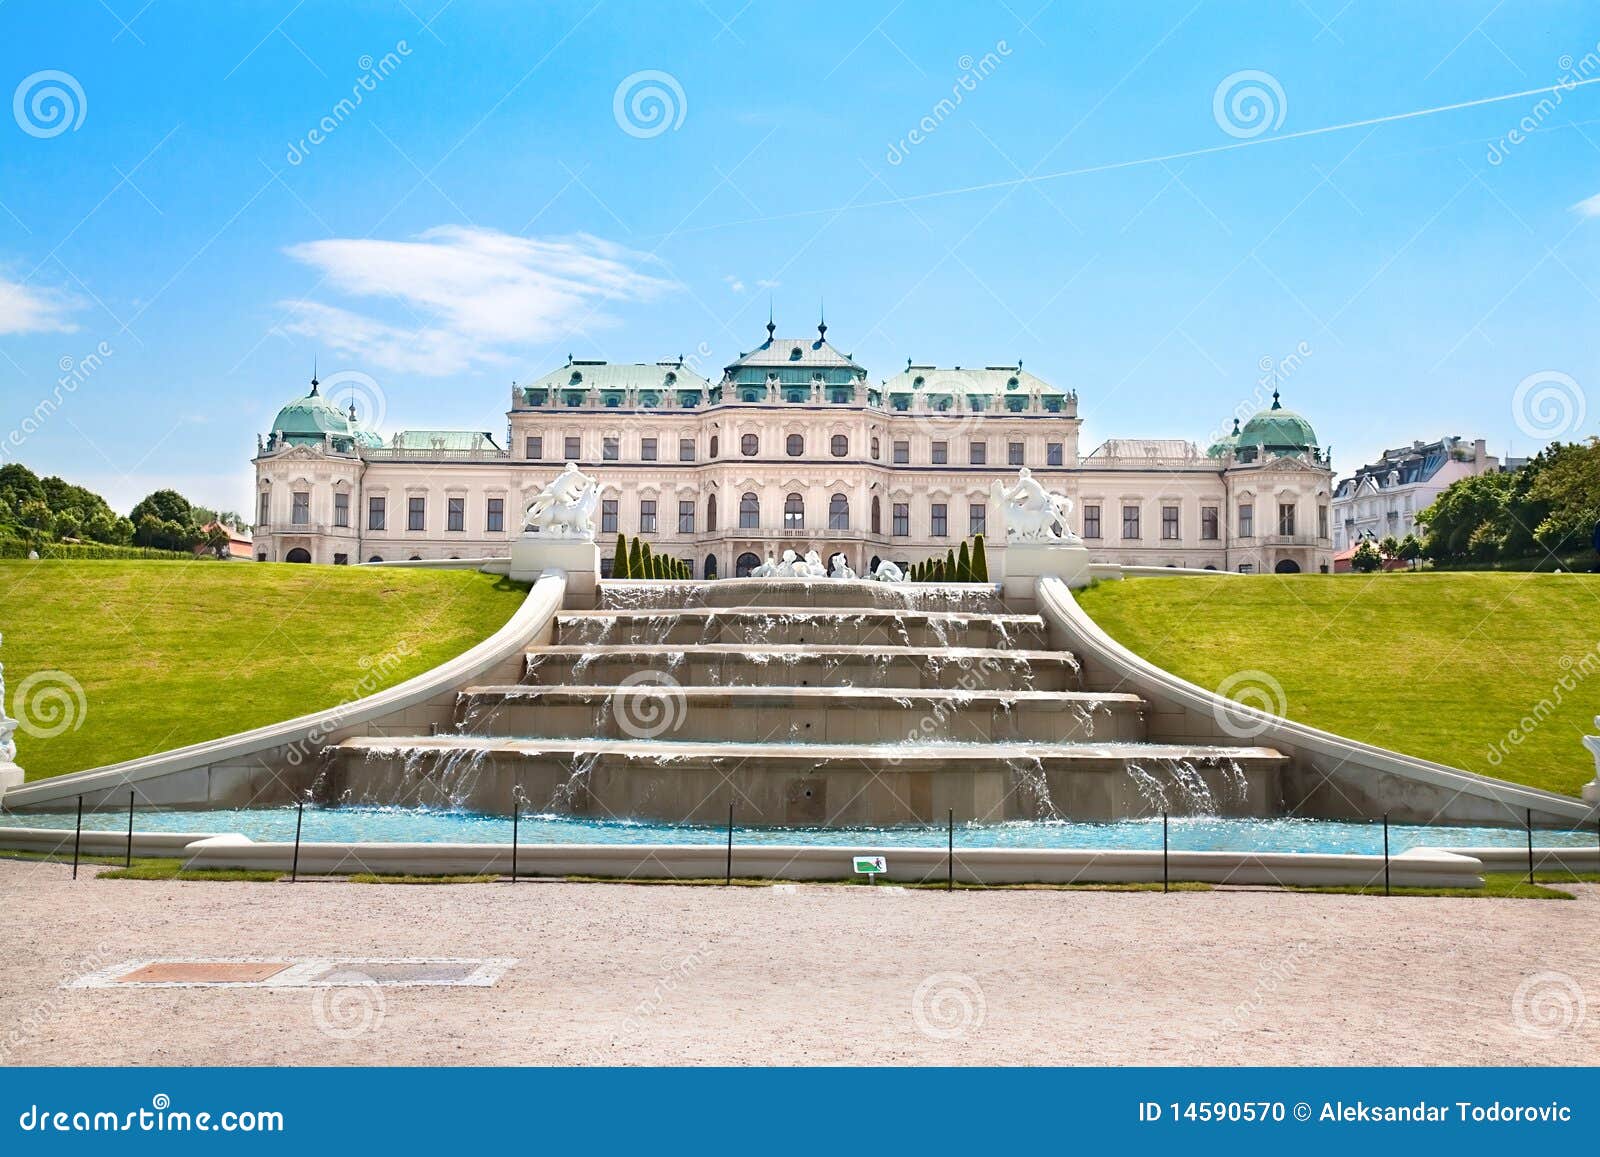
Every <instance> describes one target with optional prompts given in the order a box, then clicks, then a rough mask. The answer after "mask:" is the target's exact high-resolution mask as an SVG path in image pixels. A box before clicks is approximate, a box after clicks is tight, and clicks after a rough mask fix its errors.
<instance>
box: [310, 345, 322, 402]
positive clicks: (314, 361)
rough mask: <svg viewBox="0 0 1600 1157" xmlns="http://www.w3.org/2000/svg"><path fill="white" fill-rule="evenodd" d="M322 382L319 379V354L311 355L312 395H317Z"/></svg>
mask: <svg viewBox="0 0 1600 1157" xmlns="http://www.w3.org/2000/svg"><path fill="white" fill-rule="evenodd" d="M321 384H322V383H321V382H319V381H317V355H316V354H312V355H311V396H312V397H313V398H314V397H316V396H317V387H318V386H319V385H321Z"/></svg>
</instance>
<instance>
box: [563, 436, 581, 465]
mask: <svg viewBox="0 0 1600 1157" xmlns="http://www.w3.org/2000/svg"><path fill="white" fill-rule="evenodd" d="M582 447H583V439H582V438H580V437H579V436H578V435H576V434H568V435H567V437H566V441H565V443H564V448H563V450H562V451H561V452H562V453H563V454H565V455H566V458H567V461H568V462H576V461H577V460H578V459H579V458H581V457H583V448H582Z"/></svg>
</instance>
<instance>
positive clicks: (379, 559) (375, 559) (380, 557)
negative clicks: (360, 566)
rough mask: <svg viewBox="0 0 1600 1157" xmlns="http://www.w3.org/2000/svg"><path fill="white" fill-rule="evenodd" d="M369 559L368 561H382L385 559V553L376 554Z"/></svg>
mask: <svg viewBox="0 0 1600 1157" xmlns="http://www.w3.org/2000/svg"><path fill="white" fill-rule="evenodd" d="M367 561H368V562H382V561H383V555H381V554H375V555H373V556H372V557H371V558H369V559H367Z"/></svg>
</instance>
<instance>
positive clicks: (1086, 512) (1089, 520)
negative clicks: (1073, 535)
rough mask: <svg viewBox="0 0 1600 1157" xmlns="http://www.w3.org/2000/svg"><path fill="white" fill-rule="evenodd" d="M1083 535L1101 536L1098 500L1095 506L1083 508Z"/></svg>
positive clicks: (1088, 536) (1090, 536)
mask: <svg viewBox="0 0 1600 1157" xmlns="http://www.w3.org/2000/svg"><path fill="white" fill-rule="evenodd" d="M1083 537H1084V538H1099V537H1100V504H1099V503H1098V502H1097V503H1095V504H1094V505H1093V506H1085V507H1084V508H1083Z"/></svg>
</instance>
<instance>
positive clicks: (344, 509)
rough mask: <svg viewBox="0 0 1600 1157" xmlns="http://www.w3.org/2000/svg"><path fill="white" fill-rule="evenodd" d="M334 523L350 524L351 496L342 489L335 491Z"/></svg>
mask: <svg viewBox="0 0 1600 1157" xmlns="http://www.w3.org/2000/svg"><path fill="white" fill-rule="evenodd" d="M333 524H334V525H335V526H349V525H350V496H349V495H348V494H346V493H345V492H344V491H342V490H335V491H334V492H333Z"/></svg>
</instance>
